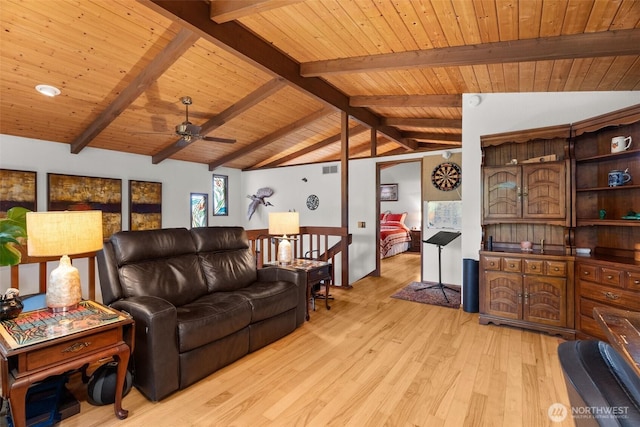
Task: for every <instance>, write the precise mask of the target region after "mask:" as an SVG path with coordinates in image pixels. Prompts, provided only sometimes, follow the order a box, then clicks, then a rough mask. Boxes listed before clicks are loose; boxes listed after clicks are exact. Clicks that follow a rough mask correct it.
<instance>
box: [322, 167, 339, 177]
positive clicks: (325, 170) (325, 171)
mask: <svg viewBox="0 0 640 427" xmlns="http://www.w3.org/2000/svg"><path fill="white" fill-rule="evenodd" d="M328 173H338V166H337V165H334V166H323V167H322V174H323V175H326V174H328Z"/></svg>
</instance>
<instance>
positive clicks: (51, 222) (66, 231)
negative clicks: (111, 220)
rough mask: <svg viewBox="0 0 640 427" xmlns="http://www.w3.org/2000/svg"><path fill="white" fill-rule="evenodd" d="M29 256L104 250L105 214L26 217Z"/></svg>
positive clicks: (60, 213) (56, 213)
mask: <svg viewBox="0 0 640 427" xmlns="http://www.w3.org/2000/svg"><path fill="white" fill-rule="evenodd" d="M27 235H28V238H27V253H28V254H29V256H58V255H73V254H81V253H85V252H93V251H97V250H99V249H102V245H103V241H102V211H51V212H28V213H27Z"/></svg>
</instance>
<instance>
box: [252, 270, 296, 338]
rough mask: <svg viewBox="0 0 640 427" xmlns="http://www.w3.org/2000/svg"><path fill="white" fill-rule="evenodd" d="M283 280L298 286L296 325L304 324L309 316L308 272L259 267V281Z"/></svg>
mask: <svg viewBox="0 0 640 427" xmlns="http://www.w3.org/2000/svg"><path fill="white" fill-rule="evenodd" d="M278 280H282V281H285V282H293V283H295V284H296V285H297V286H298V308H297V309H296V327H297V326H300V325H302V324H303V323H304V322H305V320H306V318H307V303H308V301H307V274H306V273H305V272H304V271H296V270H292V269H288V268H278V267H265V268H259V269H258V281H260V282H275V281H278Z"/></svg>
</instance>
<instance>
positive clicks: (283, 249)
mask: <svg viewBox="0 0 640 427" xmlns="http://www.w3.org/2000/svg"><path fill="white" fill-rule="evenodd" d="M291 261H293V256H292V254H291V243H290V242H289V239H288V238H287V236H286V235H284V237H283V238H282V239H281V240H280V244H279V245H278V264H280V265H288V264H291Z"/></svg>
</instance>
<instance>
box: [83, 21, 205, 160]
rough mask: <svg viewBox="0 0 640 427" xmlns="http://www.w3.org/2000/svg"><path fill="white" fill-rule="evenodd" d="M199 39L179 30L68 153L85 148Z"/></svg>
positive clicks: (190, 33)
mask: <svg viewBox="0 0 640 427" xmlns="http://www.w3.org/2000/svg"><path fill="white" fill-rule="evenodd" d="M198 39H199V36H198V35H197V34H194V33H193V32H191V31H189V30H188V29H186V28H182V29H181V30H180V31H179V32H178V34H176V36H175V38H174V39H173V40H171V41H170V42H169V44H167V46H165V48H164V49H162V52H160V53H159V54H158V55H156V57H155V58H153V60H152V61H151V62H150V63H149V65H147V66H146V67H145V69H144V70H142V72H141V73H140V74H138V75H137V76H136V77H135V78H134V79H133V81H132V82H131V83H130V84H129V85H128V86H127V87H126V88H124V90H123V91H122V92H120V94H119V95H118V96H117V97H116V99H114V100H113V102H112V103H111V104H110V105H109V106H108V107H107V108H105V109H104V110H103V111H102V112H101V113H100V115H99V116H98V117H97V118H96V119H95V120H94V121H93V122H92V123H91V124H90V125H89V126H88V127H87V128H86V129H85V130H84V131H83V132H82V133H81V134H80V135H79V136H78V137H77V138H76V139H75V140H74V141H73V142H72V143H71V152H72V153H73V154H78V153H79V152H80V151H82V149H83V148H84V147H86V146H87V145H89V143H90V142H91V141H92V140H93V139H94V138H95V137H96V136H98V134H100V132H102V131H103V130H104V129H105V128H106V127H107V126H109V125H110V124H111V122H113V121H114V120H115V119H116V117H118V116H119V115H120V114H122V112H123V111H124V110H126V109H127V107H128V106H129V105H131V103H132V102H133V101H135V100H136V99H137V98H138V97H139V96H140V95H142V93H143V92H144V91H145V90H147V89H148V88H149V86H151V85H152V84H153V83H154V82H155V81H156V80H158V78H159V77H160V76H161V75H162V74H163V73H164V72H165V71H166V70H167V69H168V68H169V67H170V66H171V65H172V64H173V63H174V62H175V61H176V60H177V59H178V58H180V57H181V56H182V54H183V53H185V52H186V51H187V50H188V49H189V48H190V47H191V46H192V45H193V44H194V43H195V42H196V41H197V40H198Z"/></svg>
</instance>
